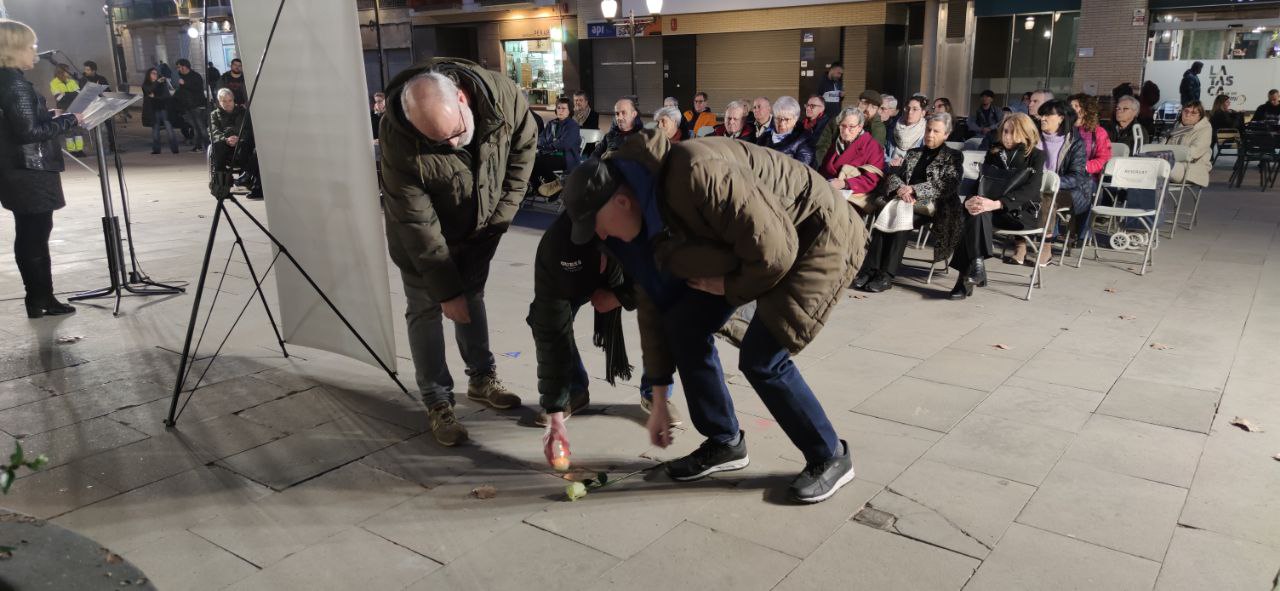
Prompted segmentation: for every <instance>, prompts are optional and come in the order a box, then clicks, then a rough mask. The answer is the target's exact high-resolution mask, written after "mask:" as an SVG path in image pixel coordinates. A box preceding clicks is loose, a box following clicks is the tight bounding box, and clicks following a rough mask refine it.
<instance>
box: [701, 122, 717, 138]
mask: <svg viewBox="0 0 1280 591" xmlns="http://www.w3.org/2000/svg"><path fill="white" fill-rule="evenodd" d="M715 132H716V128H714V127H712V126H710V125H703V126H702V127H699V128H698V137H707V136H709V135H711V134H713V133H715Z"/></svg>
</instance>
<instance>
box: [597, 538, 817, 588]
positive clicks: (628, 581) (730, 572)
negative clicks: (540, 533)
mask: <svg viewBox="0 0 1280 591" xmlns="http://www.w3.org/2000/svg"><path fill="white" fill-rule="evenodd" d="M799 563H800V561H799V560H798V559H796V558H793V557H791V556H787V555H785V554H782V553H780V552H776V551H774V550H770V549H768V548H765V547H763V546H759V545H757V544H753V543H751V542H749V541H746V540H743V539H741V538H737V537H734V536H731V535H729V534H725V533H720V532H717V531H714V530H710V529H707V528H705V527H702V526H700V525H696V524H693V523H689V522H685V523H682V524H680V525H678V526H676V528H675V529H673V530H671V531H670V532H669V533H667V535H665V536H662V537H661V538H659V539H658V541H657V542H654V543H653V544H651V545H650V546H649V547H648V548H646V549H645V550H644V551H643V552H640V553H639V554H636V555H635V556H633V557H631V558H630V559H629V560H627V561H625V562H623V563H621V564H619V565H618V566H617V567H615V568H614V569H612V570H610V571H609V572H608V573H606V574H605V575H604V577H603V578H602V581H601V582H602V583H603V584H604V585H606V586H608V587H609V588H611V589H637V590H639V589H653V588H655V587H660V586H665V585H667V584H669V583H670V582H671V581H680V582H681V584H682V585H684V586H688V587H689V588H694V589H707V588H711V587H722V588H726V589H744V590H749V589H771V588H773V586H774V585H776V584H777V583H778V582H779V581H781V580H782V578H783V577H785V576H786V575H787V573H789V572H791V570H792V569H793V568H795V567H796V565H797V564H799ZM655 564H661V565H662V568H654V566H653V565H655Z"/></svg>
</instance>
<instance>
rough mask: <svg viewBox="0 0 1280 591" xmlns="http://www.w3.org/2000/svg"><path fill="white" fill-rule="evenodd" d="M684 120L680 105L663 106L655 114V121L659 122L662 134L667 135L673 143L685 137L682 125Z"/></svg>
mask: <svg viewBox="0 0 1280 591" xmlns="http://www.w3.org/2000/svg"><path fill="white" fill-rule="evenodd" d="M683 121H684V116H683V115H681V114H680V108H679V107H663V108H661V109H658V112H657V113H654V114H653V122H654V123H657V124H658V129H659V130H660V131H661V132H662V135H665V136H667V139H669V140H671V143H673V144H678V143H680V141H681V140H683V139H685V138H684V130H683V129H681V125H680V123H681V122H683Z"/></svg>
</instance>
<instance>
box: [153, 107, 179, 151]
mask: <svg viewBox="0 0 1280 591" xmlns="http://www.w3.org/2000/svg"><path fill="white" fill-rule="evenodd" d="M161 125H163V126H165V128H166V129H168V130H169V150H170V151H172V152H173V153H175V154H177V153H178V136H177V134H175V133H173V124H172V123H170V122H169V113H168V112H167V111H165V110H164V109H156V112H155V114H154V115H152V121H151V151H152V152H159V151H160V126H161Z"/></svg>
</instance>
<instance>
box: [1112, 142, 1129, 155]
mask: <svg viewBox="0 0 1280 591" xmlns="http://www.w3.org/2000/svg"><path fill="white" fill-rule="evenodd" d="M1111 157H1112V158H1128V157H1129V146H1128V145H1127V144H1111Z"/></svg>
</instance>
